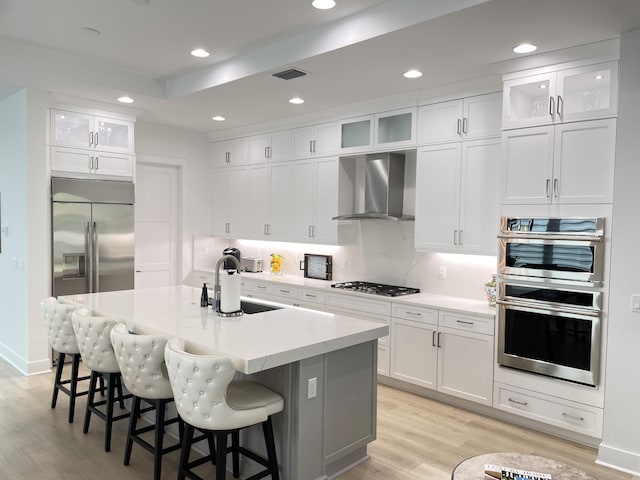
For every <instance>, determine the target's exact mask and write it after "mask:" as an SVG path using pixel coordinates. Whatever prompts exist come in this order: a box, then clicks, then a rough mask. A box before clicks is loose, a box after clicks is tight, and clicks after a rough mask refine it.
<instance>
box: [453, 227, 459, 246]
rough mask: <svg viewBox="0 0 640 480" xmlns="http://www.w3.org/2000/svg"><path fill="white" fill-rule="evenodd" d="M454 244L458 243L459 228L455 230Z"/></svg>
mask: <svg viewBox="0 0 640 480" xmlns="http://www.w3.org/2000/svg"><path fill="white" fill-rule="evenodd" d="M453 244H454V245H457V244H458V230H454V231H453Z"/></svg>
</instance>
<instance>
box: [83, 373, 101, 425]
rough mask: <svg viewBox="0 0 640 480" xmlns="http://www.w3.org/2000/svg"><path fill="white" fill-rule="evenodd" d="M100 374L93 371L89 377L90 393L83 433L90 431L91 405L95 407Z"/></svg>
mask: <svg viewBox="0 0 640 480" xmlns="http://www.w3.org/2000/svg"><path fill="white" fill-rule="evenodd" d="M98 376H99V374H98V373H96V372H93V371H92V372H91V378H90V379H89V394H88V397H87V409H86V411H85V414H84V427H83V428H82V433H87V432H88V431H89V422H90V421H91V407H93V403H94V398H95V396H96V381H97V379H98Z"/></svg>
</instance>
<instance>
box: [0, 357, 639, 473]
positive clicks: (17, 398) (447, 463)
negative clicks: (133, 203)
mask: <svg viewBox="0 0 640 480" xmlns="http://www.w3.org/2000/svg"><path fill="white" fill-rule="evenodd" d="M52 385H53V374H44V375H36V376H32V377H24V376H22V375H21V374H19V373H18V372H17V371H16V370H15V369H13V367H11V366H10V365H8V364H6V363H5V362H3V361H2V360H0V479H19V480H31V479H34V480H35V479H37V480H59V479H64V480H81V479H82V480H86V479H91V480H107V479H109V480H111V479H115V478H117V479H123V480H129V479H151V478H152V471H153V467H152V463H151V455H150V454H149V453H148V452H146V451H143V450H142V449H141V448H140V447H137V446H135V445H134V449H133V456H132V460H131V465H129V466H127V467H125V466H123V465H122V456H123V446H124V437H125V432H126V420H123V421H121V422H117V423H116V424H115V425H114V431H113V440H112V451H111V452H110V453H105V452H104V450H103V441H104V423H103V422H102V421H100V420H98V419H92V423H91V428H90V430H89V433H88V434H86V435H84V434H83V433H82V419H83V414H84V406H85V403H86V401H85V399H84V398H82V399H80V400H79V401H78V405H77V409H76V420H75V422H74V423H73V424H69V423H67V412H68V398H67V397H66V396H65V395H64V394H61V395H60V397H59V400H58V407H57V408H56V409H55V410H52V409H51V408H50V405H49V403H50V401H51V387H52ZM497 451H509V452H523V453H531V454H535V455H542V456H545V457H550V458H554V459H556V460H559V461H563V462H567V463H570V464H572V465H574V466H576V467H578V468H580V469H583V470H585V471H587V472H588V473H590V474H591V475H593V476H595V477H596V478H598V479H600V480H640V477H634V476H631V475H627V474H623V473H621V472H617V471H615V470H610V469H607V468H603V467H599V466H598V465H595V464H594V461H595V458H596V451H595V450H593V449H591V448H587V447H584V446H580V445H576V444H573V443H571V442H566V441H563V440H559V439H557V438H555V437H551V436H548V435H544V434H541V433H537V432H534V431H531V430H528V429H524V428H520V427H516V426H513V425H510V424H506V423H504V422H501V421H498V420H494V419H491V418H487V417H484V416H482V415H477V414H474V413H470V412H467V411H464V410H460V409H458V408H455V407H451V406H448V405H444V404H442V403H439V402H435V401H432V400H428V399H424V398H422V397H418V396H416V395H412V394H410V393H405V392H401V391H398V390H395V389H393V388H390V387H385V386H380V387H379V389H378V439H377V440H376V441H375V442H373V443H372V444H370V446H369V454H370V456H371V458H370V459H369V460H367V461H366V462H364V463H362V464H361V465H359V466H358V467H356V468H355V469H353V470H351V471H349V472H347V473H345V474H344V475H342V476H340V477H339V478H340V480H365V479H366V480H372V479H380V480H395V479H398V480H400V479H403V480H404V479H406V480H417V479H422V480H424V479H433V480H449V479H450V478H451V470H452V469H453V468H454V467H455V465H457V464H458V463H459V462H460V461H461V460H463V459H465V458H467V457H470V456H473V455H479V454H482V453H489V452H497ZM178 456H179V453H178V452H173V453H171V454H169V455H167V457H166V459H165V461H164V462H163V475H162V477H163V479H174V478H176V474H177V462H178ZM202 468H204V469H206V468H208V467H207V466H204V467H202ZM205 472H206V470H204V471H202V474H205ZM210 473H211V476H210V477H209V478H212V477H213V469H211V470H210ZM227 478H228V479H231V478H232V477H231V475H228V476H227ZM292 480H294V479H292ZM295 480H307V479H295Z"/></svg>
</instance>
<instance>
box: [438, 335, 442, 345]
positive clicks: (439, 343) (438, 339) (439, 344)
mask: <svg viewBox="0 0 640 480" xmlns="http://www.w3.org/2000/svg"><path fill="white" fill-rule="evenodd" d="M441 333H442V332H438V348H440V347H441V346H442V345H440V334H441Z"/></svg>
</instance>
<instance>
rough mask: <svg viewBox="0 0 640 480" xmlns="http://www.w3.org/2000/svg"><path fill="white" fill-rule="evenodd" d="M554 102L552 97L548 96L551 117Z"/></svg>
mask: <svg viewBox="0 0 640 480" xmlns="http://www.w3.org/2000/svg"><path fill="white" fill-rule="evenodd" d="M554 103H555V100H554V99H553V97H549V115H551V118H553V110H554Z"/></svg>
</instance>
